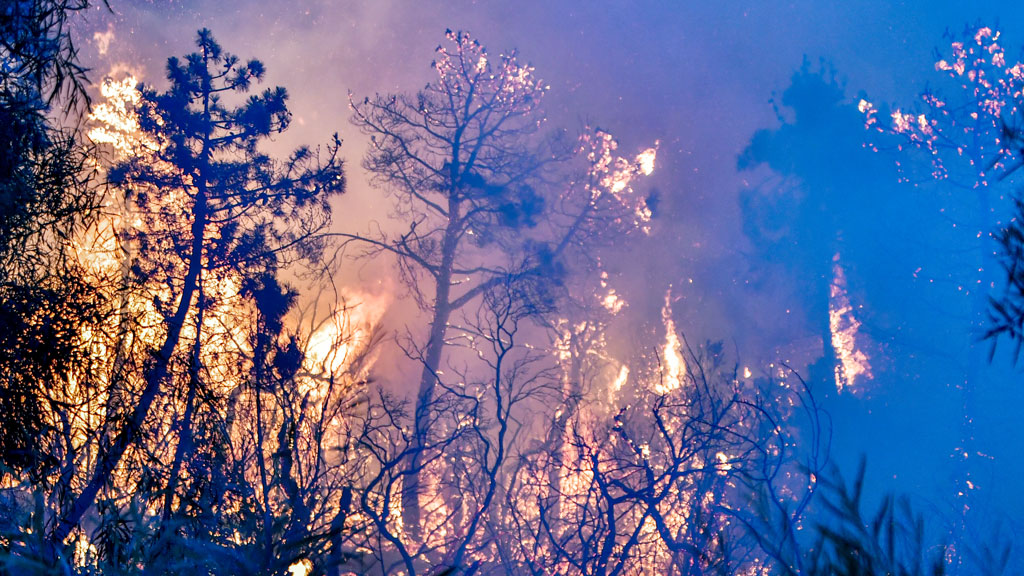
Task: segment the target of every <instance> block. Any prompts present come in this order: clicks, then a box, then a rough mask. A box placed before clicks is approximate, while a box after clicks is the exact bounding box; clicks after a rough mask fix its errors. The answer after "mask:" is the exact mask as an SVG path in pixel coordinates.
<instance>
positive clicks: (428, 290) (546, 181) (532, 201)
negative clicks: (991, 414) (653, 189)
mask: <svg viewBox="0 0 1024 576" xmlns="http://www.w3.org/2000/svg"><path fill="white" fill-rule="evenodd" d="M447 40H448V43H449V44H448V45H447V46H439V47H438V49H437V55H438V56H437V60H435V61H434V63H433V68H434V70H435V72H436V73H437V78H436V79H435V80H434V81H432V82H431V83H429V84H427V86H426V87H425V88H424V89H423V90H422V91H420V92H419V93H417V94H416V95H415V96H407V95H377V96H375V97H374V98H372V99H371V98H365V99H363V100H362V101H356V100H353V101H352V108H353V111H354V117H353V122H354V123H355V124H356V126H358V127H359V128H360V130H362V131H363V132H364V133H365V134H368V135H369V136H370V137H371V150H370V152H369V153H368V154H367V156H366V158H365V160H364V166H365V167H366V168H367V169H368V170H369V171H370V172H371V173H372V174H373V177H374V183H375V184H377V185H378V186H381V187H383V188H385V189H386V190H388V191H389V192H390V193H392V194H393V195H394V197H395V207H396V212H397V214H398V216H399V217H401V218H403V219H404V220H405V221H406V222H407V224H408V227H407V229H405V230H404V231H403V232H401V233H400V234H398V235H395V236H392V235H388V234H385V233H383V232H375V233H371V234H366V235H351V234H348V235H344V236H346V237H348V238H349V239H351V240H353V241H358V242H361V243H364V244H365V245H366V246H368V253H381V252H386V253H391V254H393V255H394V256H395V257H396V258H397V261H398V266H399V269H400V271H401V274H402V278H403V279H404V281H405V284H406V285H407V286H408V287H409V288H410V290H411V292H412V295H413V296H414V298H415V299H416V301H417V302H418V303H419V305H420V307H421V308H422V309H423V310H425V311H426V312H427V313H429V314H430V321H429V333H428V336H427V338H426V341H425V342H424V343H422V344H421V345H414V346H413V347H412V348H413V350H412V356H413V357H414V358H416V359H417V360H418V361H420V362H421V364H422V372H421V376H420V381H419V385H418V389H417V400H416V408H415V410H414V411H413V419H414V431H415V438H416V446H419V447H420V448H416V447H415V446H414V448H413V449H412V450H411V453H410V456H409V462H408V468H409V470H414V471H415V470H419V468H420V459H421V458H423V457H424V455H423V453H422V452H423V451H422V449H421V448H422V447H424V446H426V445H428V444H429V439H428V436H429V434H430V430H429V426H428V421H429V420H430V415H429V414H427V407H429V406H431V405H432V403H433V399H434V391H435V389H436V388H437V386H438V384H439V382H441V381H442V380H443V379H444V378H443V376H444V373H445V371H446V367H445V366H444V359H443V357H444V350H445V347H446V345H447V343H448V341H447V338H448V333H449V328H450V326H451V323H452V321H454V320H457V315H458V313H459V312H460V311H462V310H463V309H465V308H466V306H467V305H468V304H469V303H471V302H473V301H474V300H475V299H477V298H479V297H481V296H483V295H484V294H485V293H486V292H487V291H488V290H490V289H492V288H495V287H497V286H499V285H501V284H502V283H504V282H505V281H506V279H507V278H515V279H516V281H517V282H518V283H520V284H521V286H522V287H520V288H517V290H516V292H517V293H518V294H520V295H523V296H525V295H529V297H530V298H534V299H538V300H545V299H547V300H551V299H552V295H551V290H552V288H553V287H555V286H557V285H558V283H559V278H560V276H561V275H562V274H563V271H564V266H565V263H564V258H565V256H566V254H567V253H569V252H571V251H572V250H573V249H574V248H576V247H578V246H580V245H581V244H586V243H588V242H591V241H593V239H594V238H596V237H597V236H601V235H604V236H612V235H614V233H615V231H616V230H618V229H619V228H621V227H625V226H629V225H632V224H634V223H635V222H636V220H637V219H646V218H649V216H650V213H649V211H647V210H646V207H645V206H643V203H642V201H639V202H638V201H637V200H636V199H635V198H633V197H632V196H631V195H630V192H631V190H630V189H629V181H630V179H631V178H632V177H633V176H635V175H637V174H639V173H641V172H645V173H646V172H649V170H650V168H651V166H650V165H648V164H646V163H643V162H641V161H640V159H639V158H638V160H637V161H635V162H631V161H628V160H625V159H622V158H617V157H615V156H614V155H613V154H612V151H613V150H614V149H615V146H616V143H615V142H614V140H613V139H612V138H611V136H610V135H608V134H606V133H604V132H601V131H595V132H594V133H592V134H588V135H587V136H586V137H585V138H584V140H583V141H582V146H581V147H580V148H579V149H578V150H577V151H578V152H580V154H579V156H582V157H585V158H586V162H587V163H588V164H589V166H588V169H587V170H586V171H585V173H584V174H582V175H577V178H578V179H577V180H576V181H575V182H570V183H566V182H561V183H559V182H558V181H557V180H556V179H555V178H556V174H557V173H556V172H555V171H554V170H553V169H554V167H555V166H556V165H557V164H560V163H561V161H564V160H566V159H568V158H569V157H570V155H571V154H570V152H571V148H572V147H571V146H570V145H568V144H566V143H564V142H561V140H560V139H558V138H551V137H546V136H544V135H542V134H541V132H540V130H541V128H542V126H543V123H544V116H543V113H542V109H541V103H542V100H543V96H544V93H545V92H546V91H547V86H546V85H545V84H544V83H543V82H542V81H540V80H539V79H538V78H537V77H536V76H535V75H534V70H533V67H531V66H529V65H525V64H522V63H520V62H519V60H518V58H517V55H516V53H515V52H512V53H509V54H503V55H500V56H497V57H494V56H493V55H491V54H489V53H488V52H487V50H486V49H485V48H483V47H482V46H481V45H480V43H479V42H477V41H476V40H474V39H473V38H472V37H470V36H469V35H468V34H466V33H463V32H451V31H449V32H448V33H447ZM645 158H648V159H649V162H650V163H651V164H653V160H654V152H653V150H651V151H648V157H645ZM527 285H530V286H532V288H529V289H527V288H525V286H527ZM404 482H405V484H404V487H403V502H402V506H403V510H404V514H405V526H406V529H407V530H410V531H411V532H410V533H411V534H413V535H414V537H415V534H416V531H417V530H418V529H419V524H420V518H419V505H418V494H419V493H420V488H419V483H420V478H419V474H418V473H411V474H410V475H408V476H407V477H406V478H405V479H404Z"/></svg>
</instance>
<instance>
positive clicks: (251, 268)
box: [50, 30, 344, 546]
mask: <svg viewBox="0 0 1024 576" xmlns="http://www.w3.org/2000/svg"><path fill="white" fill-rule="evenodd" d="M196 45H197V47H198V51H197V52H195V53H193V54H190V55H188V56H187V57H186V58H185V59H184V60H183V61H182V60H178V59H177V58H171V59H170V60H169V61H168V66H167V77H168V80H169V81H170V88H169V89H168V90H167V91H166V92H156V91H154V90H150V89H144V90H143V99H142V104H141V106H140V113H139V118H140V125H141V128H142V130H143V132H144V133H145V135H146V136H147V137H148V138H149V150H148V153H146V154H138V155H135V156H133V157H130V158H128V159H127V160H126V161H125V162H123V163H122V164H120V165H119V166H117V167H115V168H114V169H112V170H111V172H110V177H109V179H110V181H111V183H112V184H113V185H114V186H116V187H117V188H119V189H120V190H123V192H124V194H125V195H126V197H127V199H128V202H129V205H130V206H132V214H133V216H134V217H135V218H136V219H137V220H135V221H134V222H133V224H134V225H133V226H131V227H127V229H125V230H123V234H124V239H125V242H126V244H127V246H128V250H129V256H128V257H129V259H130V266H129V268H130V270H131V277H130V279H129V282H132V283H136V284H138V285H139V286H142V287H144V288H145V287H148V289H149V290H150V292H149V294H150V295H151V300H152V305H153V307H154V309H155V313H156V314H157V315H158V317H159V318H160V326H159V327H158V332H157V334H158V336H155V337H153V338H152V340H151V342H147V343H146V345H147V346H152V348H151V357H150V359H149V360H148V361H147V362H146V364H145V369H144V375H143V377H142V383H141V386H140V387H141V389H137V390H136V391H134V392H132V393H131V396H130V402H129V404H128V408H127V409H125V411H124V415H123V420H122V421H121V422H120V423H119V424H118V425H117V426H116V429H115V430H113V431H112V432H111V439H110V440H109V442H108V443H107V444H106V445H104V446H101V447H100V450H99V456H98V459H97V462H96V465H95V468H94V469H93V470H92V472H91V474H90V476H89V478H88V480H87V482H85V483H84V486H83V487H82V489H81V490H80V492H79V493H78V494H77V495H76V496H75V497H74V500H73V503H72V504H71V505H70V506H69V507H68V509H67V511H66V512H65V513H64V514H62V515H61V518H60V519H59V522H57V523H55V525H54V528H53V530H52V533H51V535H50V538H51V541H52V542H53V544H54V545H55V546H60V545H61V544H62V543H63V542H64V541H65V539H66V538H67V536H68V534H69V533H70V532H71V530H72V529H74V528H75V527H76V526H78V524H79V523H80V521H81V519H82V517H83V515H84V514H85V513H86V511H87V510H88V509H89V508H90V507H91V506H92V505H93V503H94V502H95V500H96V497H97V495H98V493H99V492H100V490H101V489H102V488H103V487H104V486H105V485H108V484H109V482H110V481H111V478H112V475H113V474H114V472H115V470H116V469H117V467H118V465H119V463H120V462H121V460H122V458H123V456H124V455H125V452H126V450H127V449H128V448H129V447H130V446H132V445H133V444H135V443H136V441H137V440H138V439H139V438H140V437H141V435H143V434H150V433H151V431H147V427H146V422H147V418H148V417H149V415H150V413H151V408H152V407H153V405H154V402H155V401H156V400H157V399H158V398H159V397H160V396H161V394H162V393H163V391H164V390H165V386H166V385H167V384H168V382H169V379H170V377H171V376H172V373H173V372H174V371H176V370H180V366H181V364H180V360H179V359H178V358H179V355H180V354H182V353H184V354H185V358H191V360H186V361H185V365H186V366H191V368H190V369H189V371H188V373H190V374H191V377H189V378H186V380H187V381H188V382H190V385H189V386H190V388H189V390H190V392H191V393H192V394H194V393H195V390H194V389H193V388H194V387H196V386H199V385H200V384H201V383H199V382H197V379H198V378H200V376H199V374H200V372H199V371H200V370H201V367H200V366H198V365H197V358H198V357H199V356H200V351H201V347H202V341H203V338H204V315H206V314H210V313H212V310H214V306H213V303H214V299H215V298H217V297H221V298H224V297H226V296H225V292H232V291H233V292H234V293H235V298H240V299H242V300H243V301H244V300H246V299H249V300H252V299H253V298H254V296H255V292H253V291H249V292H245V291H243V290H242V285H243V284H244V281H245V279H246V278H261V277H263V276H264V275H266V274H268V273H269V274H274V273H275V272H276V271H277V270H278V269H279V268H280V267H281V266H284V265H287V264H288V263H290V262H292V261H294V260H296V259H297V258H310V257H315V256H316V254H317V253H318V250H319V248H320V241H319V240H318V237H317V235H318V234H319V233H320V232H322V231H323V230H324V229H325V227H326V226H327V225H328V223H329V217H330V206H329V204H328V199H329V198H330V197H331V196H333V195H336V194H339V193H341V192H342V191H343V189H344V178H343V173H342V169H341V163H340V160H338V158H337V152H338V145H339V141H338V140H337V139H335V141H334V143H332V144H331V145H330V146H328V147H327V148H326V149H325V150H323V151H314V150H310V149H308V148H300V149H299V150H297V151H296V152H295V153H293V154H292V155H291V156H290V157H289V158H288V159H287V160H284V161H277V160H274V159H272V158H270V157H269V156H267V155H266V154H265V153H263V152H262V151H261V150H260V148H259V145H260V143H261V142H263V141H265V140H266V139H268V138H269V137H271V136H273V135H275V134H279V133H281V132H283V131H284V130H285V129H286V128H287V127H288V124H289V121H290V118H291V117H290V114H289V112H288V110H287V107H286V100H287V93H286V92H285V90H284V89H283V88H274V89H267V90H264V91H263V92H262V93H259V94H253V95H250V96H248V97H245V96H243V95H244V94H246V93H248V92H249V90H250V89H251V88H252V85H253V84H254V83H256V82H259V81H261V80H262V78H263V75H264V68H263V65H262V63H260V62H259V61H257V60H250V61H248V62H244V63H243V62H241V61H240V60H239V59H238V58H237V57H235V56H233V55H231V54H228V53H226V52H224V51H223V50H222V49H221V47H220V46H219V45H218V44H217V43H216V41H215V40H214V39H213V36H212V34H211V33H210V32H209V31H208V30H200V31H199V34H198V37H197V40H196ZM232 99H234V100H240V102H239V103H238V104H237V105H232V102H231V101H232ZM225 282H227V284H226V285H225V284H223V283H225ZM232 282H233V283H234V284H232ZM154 287H155V288H154ZM186 351H187V352H186ZM186 414H188V410H186ZM189 425H190V423H189V421H188V419H186V420H185V421H179V422H178V424H177V425H176V426H178V427H183V426H189ZM175 481H176V480H175Z"/></svg>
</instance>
